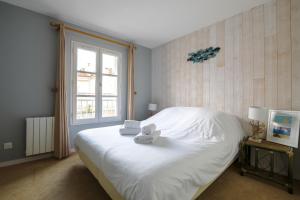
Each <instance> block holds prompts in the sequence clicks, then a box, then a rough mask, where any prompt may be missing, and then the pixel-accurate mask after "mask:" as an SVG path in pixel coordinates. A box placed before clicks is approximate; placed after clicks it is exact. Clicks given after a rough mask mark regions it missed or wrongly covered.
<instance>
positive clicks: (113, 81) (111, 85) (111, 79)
mask: <svg viewBox="0 0 300 200" xmlns="http://www.w3.org/2000/svg"><path fill="white" fill-rule="evenodd" d="M117 94H118V77H115V76H102V95H108V96H110V95H111V96H117Z"/></svg>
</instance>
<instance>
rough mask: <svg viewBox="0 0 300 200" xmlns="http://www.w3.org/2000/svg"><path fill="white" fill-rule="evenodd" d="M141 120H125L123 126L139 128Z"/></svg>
mask: <svg viewBox="0 0 300 200" xmlns="http://www.w3.org/2000/svg"><path fill="white" fill-rule="evenodd" d="M140 126H141V122H140V121H136V120H125V121H124V128H140Z"/></svg>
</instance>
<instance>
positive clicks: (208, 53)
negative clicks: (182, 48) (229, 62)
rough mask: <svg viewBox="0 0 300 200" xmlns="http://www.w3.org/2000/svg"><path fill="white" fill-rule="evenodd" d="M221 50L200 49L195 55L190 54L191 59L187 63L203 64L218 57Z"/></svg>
mask: <svg viewBox="0 0 300 200" xmlns="http://www.w3.org/2000/svg"><path fill="white" fill-rule="evenodd" d="M220 49H221V48H220V47H216V48H213V47H209V48H206V49H200V50H198V51H197V52H195V53H189V54H188V55H189V58H188V59H187V61H192V62H193V63H203V62H204V61H205V60H208V59H210V58H213V57H216V55H217V53H218V52H219V51H220Z"/></svg>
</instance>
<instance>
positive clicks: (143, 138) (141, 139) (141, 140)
mask: <svg viewBox="0 0 300 200" xmlns="http://www.w3.org/2000/svg"><path fill="white" fill-rule="evenodd" d="M159 136H160V131H159V130H158V131H154V132H153V133H152V134H151V135H142V134H139V135H137V136H135V137H134V139H133V140H134V142H135V143H137V144H150V143H154V142H155V141H156V140H157V139H158V138H159Z"/></svg>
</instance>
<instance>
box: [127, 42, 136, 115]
mask: <svg viewBox="0 0 300 200" xmlns="http://www.w3.org/2000/svg"><path fill="white" fill-rule="evenodd" d="M134 51H135V47H134V45H133V44H130V45H129V48H128V89H127V90H128V95H127V119H134V105H133V104H134V94H135V91H134Z"/></svg>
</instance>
